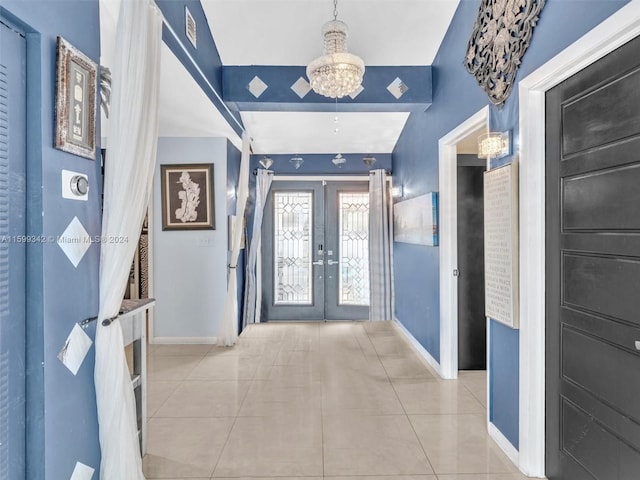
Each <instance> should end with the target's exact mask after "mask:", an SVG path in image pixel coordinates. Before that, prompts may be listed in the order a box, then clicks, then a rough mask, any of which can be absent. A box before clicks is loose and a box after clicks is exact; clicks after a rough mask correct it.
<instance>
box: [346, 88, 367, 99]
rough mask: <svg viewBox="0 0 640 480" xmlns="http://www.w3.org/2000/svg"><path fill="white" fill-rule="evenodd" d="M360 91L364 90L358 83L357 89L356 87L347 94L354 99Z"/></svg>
mask: <svg viewBox="0 0 640 480" xmlns="http://www.w3.org/2000/svg"><path fill="white" fill-rule="evenodd" d="M362 92H364V87H363V86H362V85H360V86H359V87H358V89H357V90H356V91H355V92H353V93H350V94H349V96H350V97H351V98H352V99H354V100H355V98H356V97H357V96H358V95H360V94H361V93H362Z"/></svg>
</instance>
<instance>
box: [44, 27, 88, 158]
mask: <svg viewBox="0 0 640 480" xmlns="http://www.w3.org/2000/svg"><path fill="white" fill-rule="evenodd" d="M56 52H57V56H56V105H55V135H54V147H55V148H57V149H59V150H63V151H65V152H68V153H72V154H74V155H79V156H81V157H85V158H88V159H90V160H95V158H96V114H97V92H98V90H97V77H98V65H97V64H96V63H95V62H94V61H93V60H91V59H90V58H89V57H87V56H86V55H85V54H83V53H82V52H81V51H80V50H78V49H77V48H75V47H74V46H73V45H71V44H70V43H69V42H68V41H66V40H65V39H64V38H62V37H58V40H57V48H56Z"/></svg>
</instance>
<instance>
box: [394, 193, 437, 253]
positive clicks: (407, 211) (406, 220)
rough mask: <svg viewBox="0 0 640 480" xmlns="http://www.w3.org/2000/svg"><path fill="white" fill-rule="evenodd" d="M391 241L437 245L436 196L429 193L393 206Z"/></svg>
mask: <svg viewBox="0 0 640 480" xmlns="http://www.w3.org/2000/svg"><path fill="white" fill-rule="evenodd" d="M393 240H394V241H396V242H402V243H414V244H416V245H428V246H430V247H435V246H437V245H438V194H437V192H430V193H427V194H425V195H420V196H419V197H415V198H412V199H410V200H405V201H404V202H398V203H396V204H395V205H394V206H393Z"/></svg>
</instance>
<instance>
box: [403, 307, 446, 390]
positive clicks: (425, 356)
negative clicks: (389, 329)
mask: <svg viewBox="0 0 640 480" xmlns="http://www.w3.org/2000/svg"><path fill="white" fill-rule="evenodd" d="M393 324H394V325H395V326H396V328H397V329H398V330H399V331H400V332H401V333H402V334H403V335H404V337H405V340H406V341H407V342H409V344H411V346H412V347H413V348H414V349H415V351H416V353H417V354H418V355H420V356H421V357H422V359H423V360H424V361H426V362H427V364H428V365H429V367H431V368H432V369H433V370H435V371H436V373H437V374H438V375H439V376H441V377H442V373H441V371H440V364H439V363H438V362H437V361H436V359H435V358H433V357H432V356H431V354H430V353H429V352H428V351H427V349H426V348H424V347H423V346H422V345H421V344H420V342H419V341H418V340H416V339H415V337H414V336H413V335H411V332H410V331H409V330H407V328H406V327H405V326H404V325H402V323H400V320H398V319H397V318H396V317H393Z"/></svg>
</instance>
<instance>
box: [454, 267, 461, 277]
mask: <svg viewBox="0 0 640 480" xmlns="http://www.w3.org/2000/svg"><path fill="white" fill-rule="evenodd" d="M453 276H454V277H459V276H460V270H458V269H457V268H454V269H453Z"/></svg>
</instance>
